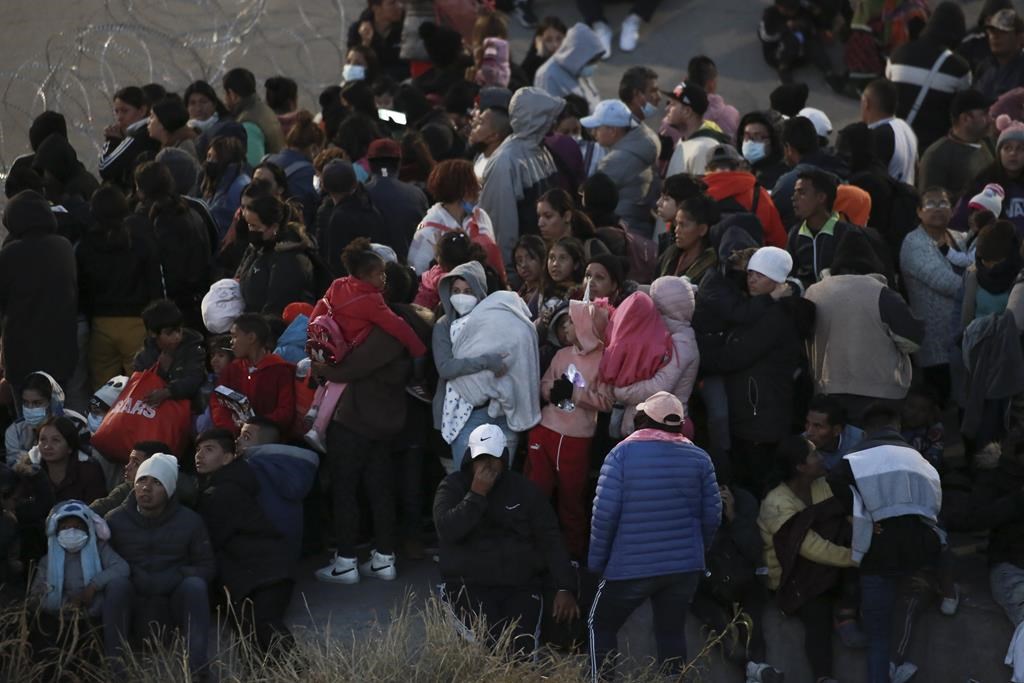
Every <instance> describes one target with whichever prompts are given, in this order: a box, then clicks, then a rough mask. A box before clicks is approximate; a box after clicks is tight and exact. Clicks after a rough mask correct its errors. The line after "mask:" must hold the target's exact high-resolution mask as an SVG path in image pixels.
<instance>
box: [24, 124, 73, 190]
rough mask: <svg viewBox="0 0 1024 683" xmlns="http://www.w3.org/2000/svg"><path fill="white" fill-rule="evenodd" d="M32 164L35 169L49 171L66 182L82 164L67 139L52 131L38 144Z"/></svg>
mask: <svg viewBox="0 0 1024 683" xmlns="http://www.w3.org/2000/svg"><path fill="white" fill-rule="evenodd" d="M32 166H33V168H35V169H37V170H42V171H49V172H50V175H52V176H53V177H54V178H56V179H57V180H59V181H60V182H62V183H66V182H68V181H69V180H71V179H72V178H73V177H75V175H76V174H77V173H78V171H79V169H80V168H81V167H82V164H81V163H80V162H79V161H78V155H77V154H76V153H75V148H74V147H72V146H71V143H70V142H68V139H67V138H66V137H64V136H63V135H60V134H59V133H53V134H51V135H50V136H49V137H47V138H46V139H45V140H43V142H42V144H41V145H39V149H37V150H36V157H35V159H34V160H33V162H32Z"/></svg>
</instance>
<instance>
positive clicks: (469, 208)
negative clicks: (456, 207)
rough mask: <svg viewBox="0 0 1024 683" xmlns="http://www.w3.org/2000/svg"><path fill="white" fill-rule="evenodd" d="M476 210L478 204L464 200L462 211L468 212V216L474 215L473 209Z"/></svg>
mask: <svg viewBox="0 0 1024 683" xmlns="http://www.w3.org/2000/svg"><path fill="white" fill-rule="evenodd" d="M475 208H476V204H474V203H472V202H467V201H466V200H465V199H463V200H462V210H463V211H465V212H466V215H467V216H468V215H469V214H471V213H473V209H475Z"/></svg>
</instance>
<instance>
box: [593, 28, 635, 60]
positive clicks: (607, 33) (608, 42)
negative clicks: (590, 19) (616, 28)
mask: <svg viewBox="0 0 1024 683" xmlns="http://www.w3.org/2000/svg"><path fill="white" fill-rule="evenodd" d="M594 33H596V34H597V38H598V40H600V41H601V47H603V48H604V55H602V56H601V59H608V58H609V57H611V56H612V27H611V26H609V25H608V24H606V23H604V22H603V21H599V22H597V23H596V24H594ZM633 44H634V45H636V41H635V40H634V41H633Z"/></svg>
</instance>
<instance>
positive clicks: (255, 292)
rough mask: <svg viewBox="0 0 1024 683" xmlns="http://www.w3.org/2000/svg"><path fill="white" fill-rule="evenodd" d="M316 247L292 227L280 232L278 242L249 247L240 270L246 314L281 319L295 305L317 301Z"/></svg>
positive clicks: (238, 276) (239, 278)
mask: <svg viewBox="0 0 1024 683" xmlns="http://www.w3.org/2000/svg"><path fill="white" fill-rule="evenodd" d="M312 249H313V243H312V242H310V241H309V238H308V237H306V236H305V234H302V233H300V232H299V229H297V228H296V227H293V226H287V227H284V228H282V229H280V230H279V231H278V233H277V240H276V241H274V242H273V243H271V244H264V245H261V246H259V247H257V246H254V245H251V244H250V245H249V247H248V248H247V249H246V250H245V255H244V256H243V257H242V263H241V264H240V265H239V266H238V273H237V275H236V276H235V277H237V278H238V284H239V285H240V286H241V289H242V298H243V299H244V300H245V310H246V312H247V313H270V314H271V315H276V316H280V315H281V312H282V311H284V307H285V306H287V305H288V304H290V303H292V302H295V301H305V302H306V303H313V302H315V301H316V298H317V297H316V293H315V292H314V289H315V283H314V281H313V261H312V260H311V259H310V256H309V253H308V252H309V251H310V250H312Z"/></svg>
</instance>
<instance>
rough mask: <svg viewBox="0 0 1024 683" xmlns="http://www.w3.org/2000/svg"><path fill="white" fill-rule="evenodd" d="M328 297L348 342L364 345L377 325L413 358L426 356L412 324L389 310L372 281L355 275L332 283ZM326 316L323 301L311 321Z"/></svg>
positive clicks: (424, 347) (326, 297) (325, 305)
mask: <svg viewBox="0 0 1024 683" xmlns="http://www.w3.org/2000/svg"><path fill="white" fill-rule="evenodd" d="M324 298H325V299H327V301H328V302H330V304H331V309H332V311H333V315H332V317H333V318H334V321H335V322H336V323H338V327H340V328H341V332H342V334H344V335H345V339H346V340H347V341H348V342H350V343H353V344H355V343H358V342H361V341H362V340H363V339H365V338H366V336H367V335H368V334H369V333H370V328H371V327H373V326H374V325H376V326H377V327H379V328H380V329H382V330H383V331H384V332H387V333H388V334H389V335H391V336H392V337H394V338H395V339H397V340H398V341H399V342H401V344H402V346H404V347H405V348H406V349H407V350H408V351H409V355H410V356H412V357H413V358H418V357H420V356H424V355H426V353H427V347H426V346H424V345H423V342H422V341H420V338H419V337H418V336H417V335H416V333H415V332H414V331H413V329H412V327H410V326H409V323H407V322H405V321H404V320H402V318H401V317H400V316H399V315H398V314H397V313H395V312H394V311H392V310H391V309H390V308H388V305H387V303H386V302H385V301H384V295H382V294H381V293H380V290H378V289H377V288H376V287H374V286H373V285H371V284H370V283H369V282H364V281H362V280H360V279H358V278H355V277H352V276H351V275H349V276H346V277H341V278H338V279H337V280H335V281H334V282H332V283H331V287H330V289H328V290H327V294H326V295H325V296H324ZM324 313H327V304H325V303H324V302H323V300H322V299H321V300H320V301H318V302H317V304H316V307H315V308H314V309H313V315H311V316H310V317H309V319H310V320H315V319H316V317H317V316H318V315H321V314H324Z"/></svg>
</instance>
